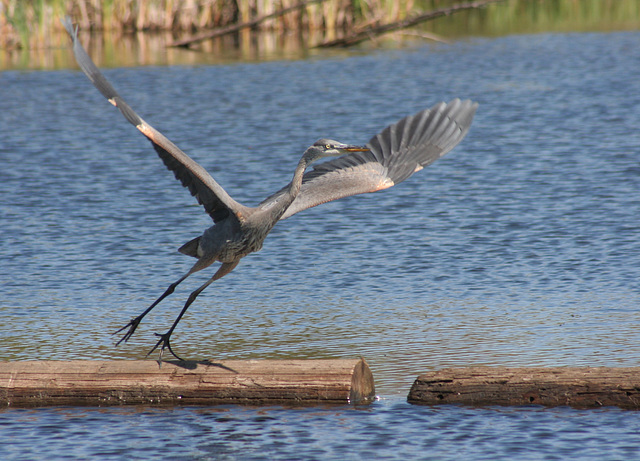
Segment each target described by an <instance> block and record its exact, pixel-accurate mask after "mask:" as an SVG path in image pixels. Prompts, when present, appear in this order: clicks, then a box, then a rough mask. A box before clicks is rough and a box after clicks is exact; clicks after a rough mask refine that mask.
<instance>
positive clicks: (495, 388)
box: [408, 367, 640, 409]
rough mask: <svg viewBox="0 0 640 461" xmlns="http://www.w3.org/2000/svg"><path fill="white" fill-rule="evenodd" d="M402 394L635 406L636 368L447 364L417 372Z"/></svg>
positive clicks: (427, 400) (417, 398) (430, 399)
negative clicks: (514, 366)
mask: <svg viewBox="0 0 640 461" xmlns="http://www.w3.org/2000/svg"><path fill="white" fill-rule="evenodd" d="M408 400H409V402H411V403H419V404H427V405H433V404H443V403H457V404H463V405H474V406H485V405H544V406H561V405H568V406H571V407H575V408H595V407H603V406H616V407H620V408H627V409H640V368H604V367H603V368H590V367H586V368H564V367H562V368H561V367H557V368H499V367H470V368H447V369H444V370H440V371H433V372H429V373H425V374H423V375H420V376H419V377H418V378H417V379H416V381H415V382H414V383H413V386H412V387H411V391H410V392H409V397H408Z"/></svg>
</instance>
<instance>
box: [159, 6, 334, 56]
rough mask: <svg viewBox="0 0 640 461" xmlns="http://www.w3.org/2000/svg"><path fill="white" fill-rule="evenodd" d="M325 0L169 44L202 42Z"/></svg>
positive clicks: (285, 9)
mask: <svg viewBox="0 0 640 461" xmlns="http://www.w3.org/2000/svg"><path fill="white" fill-rule="evenodd" d="M323 1H324V0H305V1H303V2H300V3H296V4H295V5H291V6H289V7H287V8H282V9H280V10H278V11H274V12H273V13H270V14H265V15H264V16H260V17H258V18H255V19H252V20H251V21H245V22H242V23H240V24H234V25H232V26H227V27H220V28H218V29H214V30H209V31H206V32H202V33H201V34H196V35H193V36H191V37H187V38H184V39H182V40H176V41H174V42H171V43H169V44H168V45H167V46H181V47H189V46H191V45H193V44H194V43H198V42H202V41H204V40H208V39H211V38H215V37H220V36H222V35H227V34H232V33H234V32H237V31H239V30H242V29H247V28H250V27H255V26H257V25H258V24H260V23H261V22H264V21H266V20H267V19H271V18H277V17H279V16H282V15H284V14H287V13H289V12H291V11H295V10H298V9H300V8H304V7H305V6H307V5H310V4H311V3H318V2H323Z"/></svg>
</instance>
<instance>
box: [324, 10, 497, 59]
mask: <svg viewBox="0 0 640 461" xmlns="http://www.w3.org/2000/svg"><path fill="white" fill-rule="evenodd" d="M503 1H504V0H479V1H475V2H468V3H459V4H455V5H451V6H448V7H446V8H438V9H436V10H431V11H427V12H426V13H421V14H418V15H415V16H411V17H409V18H406V19H403V20H401V21H396V22H390V23H387V24H381V25H379V26H374V27H370V28H366V29H361V30H358V31H356V32H354V33H352V34H349V35H346V36H345V37H342V38H338V39H335V40H327V41H324V42H322V43H320V44H319V45H317V47H318V48H331V47H347V46H352V45H356V44H358V43H360V42H364V41H365V40H371V39H373V38H375V37H377V36H379V35H382V34H386V33H388V32H392V31H394V30H400V29H406V28H408V27H413V26H415V25H418V24H420V23H422V22H426V21H431V20H433V19H436V18H439V17H442V16H449V15H451V14H454V13H458V12H460V11H464V10H471V9H476V8H483V7H485V6H487V5H488V4H489V3H496V2H503Z"/></svg>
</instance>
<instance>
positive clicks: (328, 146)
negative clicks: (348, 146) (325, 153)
mask: <svg viewBox="0 0 640 461" xmlns="http://www.w3.org/2000/svg"><path fill="white" fill-rule="evenodd" d="M332 147H333V146H332V145H331V144H325V145H324V148H325V149H331V148H332Z"/></svg>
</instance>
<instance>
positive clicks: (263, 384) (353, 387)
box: [0, 359, 375, 407]
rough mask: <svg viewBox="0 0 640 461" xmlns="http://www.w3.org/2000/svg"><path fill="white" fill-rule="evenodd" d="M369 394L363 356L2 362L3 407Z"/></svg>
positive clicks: (325, 399)
mask: <svg viewBox="0 0 640 461" xmlns="http://www.w3.org/2000/svg"><path fill="white" fill-rule="evenodd" d="M374 393H375V389H374V384H373V376H372V375H371V371H370V369H369V367H368V365H367V363H366V362H365V360H364V359H352V360H228V361H224V362H220V363H213V362H206V361H203V362H194V361H184V362H181V361H168V362H162V366H161V367H160V366H159V364H158V362H156V361H152V360H148V361H147V360H137V361H125V360H121V361H94V360H72V361H25V362H0V403H1V404H3V405H4V406H5V407H7V406H12V407H34V406H50V405H92V406H107V405H140V404H144V405H178V404H179V405H212V404H222V403H224V404H229V403H239V404H256V405H263V404H275V403H285V404H318V403H347V402H353V403H356V402H366V401H368V400H370V399H372V398H373V397H374Z"/></svg>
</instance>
